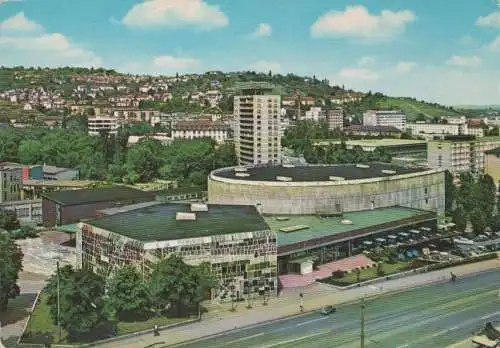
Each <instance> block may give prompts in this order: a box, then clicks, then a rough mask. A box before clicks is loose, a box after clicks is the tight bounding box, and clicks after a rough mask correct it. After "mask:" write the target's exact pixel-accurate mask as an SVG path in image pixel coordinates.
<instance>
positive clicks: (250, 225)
mask: <svg viewBox="0 0 500 348" xmlns="http://www.w3.org/2000/svg"><path fill="white" fill-rule="evenodd" d="M207 206H208V210H207V211H197V212H193V213H194V214H195V216H196V219H195V220H177V213H191V204H190V203H164V204H159V205H153V206H150V207H145V208H140V209H135V210H131V211H127V212H123V213H118V214H115V215H110V216H106V217H103V218H100V219H95V220H92V221H88V222H87V223H88V224H90V225H92V226H95V227H97V228H102V229H105V230H108V231H111V232H114V233H117V234H120V235H123V236H126V237H129V238H132V239H136V240H139V241H142V242H153V241H165V240H176V239H185V238H196V237H207V236H213V235H224V234H233V233H244V232H254V231H265V230H269V226H268V225H267V223H266V221H265V220H264V218H263V217H262V216H261V215H260V214H259V212H258V211H257V208H256V207H255V206H252V205H222V204H207Z"/></svg>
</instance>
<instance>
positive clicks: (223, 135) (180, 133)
mask: <svg viewBox="0 0 500 348" xmlns="http://www.w3.org/2000/svg"><path fill="white" fill-rule="evenodd" d="M228 135H229V127H228V126H227V125H226V124H224V123H223V122H220V121H218V122H211V121H209V122H207V121H199V120H195V121H179V122H177V123H176V124H174V125H173V126H172V139H173V140H178V139H200V138H210V139H213V140H215V141H216V142H217V143H223V142H225V141H226V140H227V138H228Z"/></svg>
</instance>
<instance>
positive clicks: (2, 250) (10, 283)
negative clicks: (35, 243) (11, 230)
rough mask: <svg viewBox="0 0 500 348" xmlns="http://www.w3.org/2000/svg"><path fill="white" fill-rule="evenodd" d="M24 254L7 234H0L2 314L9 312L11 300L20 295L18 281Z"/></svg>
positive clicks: (0, 295) (0, 301)
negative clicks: (8, 307)
mask: <svg viewBox="0 0 500 348" xmlns="http://www.w3.org/2000/svg"><path fill="white" fill-rule="evenodd" d="M22 261H23V253H22V251H21V249H20V248H19V246H18V245H17V244H16V243H15V242H14V240H13V239H12V238H10V236H9V234H8V233H6V232H0V265H1V266H0V312H4V311H6V310H7V304H8V301H9V299H12V298H15V297H16V296H18V295H19V294H20V289H19V286H18V285H17V280H18V278H19V272H21V271H22V269H23V265H22Z"/></svg>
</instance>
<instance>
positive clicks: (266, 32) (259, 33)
mask: <svg viewBox="0 0 500 348" xmlns="http://www.w3.org/2000/svg"><path fill="white" fill-rule="evenodd" d="M272 32H273V28H272V27H271V25H269V24H268V23H260V24H259V25H258V26H257V28H256V29H255V31H254V32H253V33H252V34H251V35H250V36H251V37H253V38H258V37H264V36H271V34H272Z"/></svg>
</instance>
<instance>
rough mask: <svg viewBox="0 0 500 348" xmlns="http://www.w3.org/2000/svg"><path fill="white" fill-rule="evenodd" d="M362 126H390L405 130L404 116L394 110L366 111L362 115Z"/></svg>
mask: <svg viewBox="0 0 500 348" xmlns="http://www.w3.org/2000/svg"><path fill="white" fill-rule="evenodd" d="M363 125H364V126H390V127H395V128H397V129H399V130H401V131H403V132H404V131H405V130H406V115H405V114H404V113H403V112H402V111H396V110H380V111H379V110H368V111H366V112H365V113H364V114H363Z"/></svg>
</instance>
